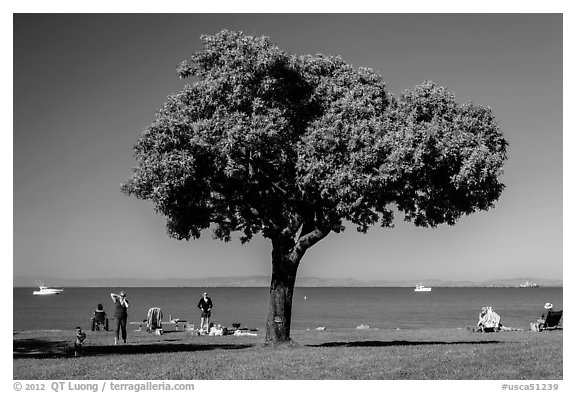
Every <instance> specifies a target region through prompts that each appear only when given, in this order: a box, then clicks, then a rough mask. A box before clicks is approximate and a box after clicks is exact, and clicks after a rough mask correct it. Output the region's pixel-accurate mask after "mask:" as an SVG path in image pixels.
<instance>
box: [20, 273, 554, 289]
mask: <svg viewBox="0 0 576 393" xmlns="http://www.w3.org/2000/svg"><path fill="white" fill-rule="evenodd" d="M38 280H39V281H41V282H43V283H44V284H46V285H49V286H62V287H123V288H127V287H267V286H269V285H270V277H267V276H240V277H208V278H189V279H183V278H166V279H133V278H87V279H64V278H58V277H24V276H14V278H13V282H12V285H13V286H14V287H35V286H36V281H38ZM526 281H528V282H532V283H536V284H538V285H539V286H541V287H561V286H562V280H561V279H556V280H554V279H540V278H535V277H518V278H509V279H494V280H486V281H446V280H438V279H431V278H429V279H414V280H409V281H408V280H403V281H383V280H379V281H361V280H354V279H326V278H319V277H298V278H297V279H296V286H297V287H412V286H414V285H416V284H417V283H419V282H422V283H425V284H427V285H431V286H433V287H516V286H518V285H520V284H522V283H525V282H526Z"/></svg>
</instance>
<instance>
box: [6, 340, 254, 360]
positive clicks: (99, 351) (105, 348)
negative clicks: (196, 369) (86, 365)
mask: <svg viewBox="0 0 576 393" xmlns="http://www.w3.org/2000/svg"><path fill="white" fill-rule="evenodd" d="M170 341H172V340H170ZM251 347H253V345H252V344H170V343H166V344H164V343H154V344H128V345H86V346H84V348H83V350H82V356H83V357H86V356H102V355H133V354H155V353H170V352H195V351H211V350H215V349H232V350H234V349H246V348H251ZM73 356H74V347H73V345H72V344H71V343H70V342H69V341H54V340H40V339H27V340H18V341H16V342H14V353H13V358H14V359H23V358H35V359H46V358H63V357H73Z"/></svg>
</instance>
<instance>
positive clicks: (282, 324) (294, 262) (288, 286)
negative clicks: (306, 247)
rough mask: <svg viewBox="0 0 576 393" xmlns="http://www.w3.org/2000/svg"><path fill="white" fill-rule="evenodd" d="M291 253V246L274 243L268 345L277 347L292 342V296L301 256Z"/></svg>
mask: <svg viewBox="0 0 576 393" xmlns="http://www.w3.org/2000/svg"><path fill="white" fill-rule="evenodd" d="M290 251H291V247H290V245H289V244H283V243H282V242H281V241H272V280H271V283H270V311H269V314H268V321H267V324H266V343H268V344H274V345H277V344H284V343H289V342H290V341H291V340H290V323H291V320H292V295H293V294H294V283H295V282H296V270H297V269H298V263H299V262H300V259H301V256H296V255H295V254H293V253H291V252H290Z"/></svg>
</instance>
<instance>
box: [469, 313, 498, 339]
mask: <svg viewBox="0 0 576 393" xmlns="http://www.w3.org/2000/svg"><path fill="white" fill-rule="evenodd" d="M476 326H478V328H476V329H470V327H468V330H472V331H473V332H482V333H488V332H495V331H497V330H500V328H501V327H502V325H501V324H500V315H498V314H497V313H496V312H495V311H494V310H492V307H490V306H486V307H482V308H481V309H480V314H478V323H477V324H476Z"/></svg>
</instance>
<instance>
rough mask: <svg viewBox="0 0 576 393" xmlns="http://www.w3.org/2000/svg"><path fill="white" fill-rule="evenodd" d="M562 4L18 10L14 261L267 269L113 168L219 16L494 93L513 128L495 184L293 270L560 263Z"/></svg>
mask: <svg viewBox="0 0 576 393" xmlns="http://www.w3.org/2000/svg"><path fill="white" fill-rule="evenodd" d="M562 24H563V23H562V15H561V14H502V15H497V14H477V15H473V14H470V15H462V14H405V15H404V14H331V15H319V14H277V15H262V14H260V15H252V14H230V15H226V14H215V15H194V14H179V15H173V14H141V15H128V14H118V15H109V14H94V15H74V14H66V15H59V14H39V15H32V14H19V15H15V16H14V40H13V49H14V51H13V53H14V55H13V56H14V61H13V63H14V64H13V67H14V68H13V78H14V79H13V89H14V94H13V96H14V101H13V105H14V110H13V274H14V275H23V276H29V277H31V278H32V279H34V278H35V277H38V276H58V277H63V278H93V277H132V278H167V277H178V278H188V277H189V278H199V277H215V276H236V275H269V274H270V272H271V267H270V251H271V248H270V245H269V243H268V241H267V240H266V239H263V238H260V237H257V238H255V239H254V240H253V241H252V242H251V243H249V244H246V245H240V243H239V242H238V241H234V242H231V243H222V242H220V241H216V240H213V239H212V237H211V233H210V232H205V233H204V235H203V237H202V238H201V239H200V240H195V241H190V242H185V241H177V240H174V239H171V238H169V237H168V236H167V235H166V230H165V225H164V218H163V217H162V216H159V215H157V214H156V213H155V212H154V210H153V206H152V204H151V203H150V202H146V201H139V200H136V199H135V198H132V197H127V196H125V195H123V194H122V193H121V192H120V184H121V183H122V182H124V181H125V180H126V179H127V178H129V177H130V175H131V171H132V167H133V166H134V165H135V161H134V158H133V156H132V147H133V145H134V144H135V143H136V141H137V140H138V138H139V136H140V134H141V131H142V129H143V127H145V126H146V125H148V124H149V123H151V121H152V120H153V118H154V114H155V112H156V109H157V108H158V107H160V106H161V105H162V104H163V103H164V101H165V99H166V96H167V95H169V94H171V93H175V92H177V91H179V89H180V88H181V87H182V86H183V84H184V82H183V81H181V80H179V79H178V78H177V77H176V73H175V71H176V67H177V66H178V64H179V63H180V62H181V61H182V60H185V59H187V58H188V57H189V56H190V55H191V54H192V53H193V52H194V51H196V50H199V49H200V48H201V42H200V39H199V37H200V35H201V34H213V33H216V32H218V31H220V30H221V29H229V30H242V31H244V32H245V33H246V34H252V35H267V36H269V37H270V38H271V40H272V41H273V42H275V43H276V44H277V45H278V46H279V47H280V48H282V49H283V50H285V51H287V52H289V53H295V54H308V53H310V54H315V53H324V54H332V55H341V56H342V57H343V58H344V59H345V60H346V61H348V62H349V63H351V64H353V65H354V66H356V67H360V66H366V67H371V68H373V69H375V70H376V71H378V72H379V73H381V74H382V75H383V78H384V80H385V81H386V82H387V86H388V87H389V90H390V91H391V92H392V93H393V94H395V95H398V94H399V93H401V92H402V91H404V90H406V89H412V88H413V87H414V86H415V85H417V84H419V83H421V82H422V81H424V80H428V79H432V80H434V81H435V82H437V83H438V84H440V85H443V86H445V87H446V88H448V89H449V90H451V91H452V92H453V93H455V94H456V96H457V99H458V100H459V101H461V102H468V101H472V102H474V103H475V104H480V105H485V106H489V107H491V108H492V110H493V112H494V114H495V116H496V118H497V119H498V121H499V122H500V126H501V129H502V131H503V133H504V135H505V137H506V138H507V139H508V141H509V142H510V146H509V149H508V152H509V154H508V155H509V159H508V162H507V163H506V166H505V168H504V169H505V174H504V177H503V181H504V183H505V184H506V189H505V191H504V193H503V195H502V197H501V198H500V200H499V201H498V202H497V203H496V207H495V208H494V209H492V210H490V211H488V212H479V213H476V214H474V215H471V216H468V217H464V218H462V219H461V220H460V221H459V222H458V223H457V224H456V225H455V226H452V227H449V226H441V227H438V228H436V229H422V228H416V227H414V226H413V225H412V224H409V223H405V222H403V221H402V220H401V217H397V222H396V228H394V229H382V228H379V227H374V228H372V229H371V230H370V231H369V232H368V234H366V235H362V234H358V233H356V231H355V229H354V227H353V226H352V225H351V226H349V227H348V229H347V230H346V231H345V232H344V233H343V234H332V235H330V236H329V237H328V238H326V239H324V240H323V241H321V242H320V243H318V244H317V245H316V246H314V247H313V248H312V249H310V250H309V251H308V253H307V254H306V256H305V257H304V260H303V261H302V263H301V265H300V269H299V275H300V276H315V277H326V278H355V279H360V280H368V279H369V280H373V279H374V280H415V281H418V280H421V279H425V278H438V279H447V280H485V279H494V278H512V277H524V276H533V277H541V278H550V279H558V278H562V273H563V271H562V213H563V212H562V192H563V188H562V175H563V173H562V170H563V167H562V157H563V150H562V104H563V102H562V98H563V97H562V92H563V91H562V87H563V86H562V83H563V80H562V70H563V69H562V60H563V58H562V45H563V40H562V27H563V26H562Z"/></svg>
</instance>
